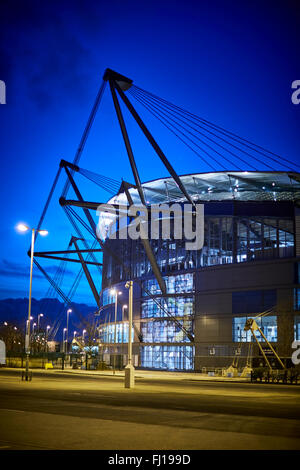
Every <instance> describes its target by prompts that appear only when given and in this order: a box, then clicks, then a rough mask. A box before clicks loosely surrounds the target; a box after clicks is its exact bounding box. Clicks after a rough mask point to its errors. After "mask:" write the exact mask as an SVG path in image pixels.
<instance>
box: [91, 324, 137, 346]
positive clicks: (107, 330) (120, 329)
mask: <svg viewBox="0 0 300 470" xmlns="http://www.w3.org/2000/svg"><path fill="white" fill-rule="evenodd" d="M115 334H116V343H128V323H116V332H115V324H114V323H111V324H110V325H103V326H101V327H100V329H99V338H100V342H101V343H114V342H115ZM133 337H134V331H133V329H132V341H133Z"/></svg>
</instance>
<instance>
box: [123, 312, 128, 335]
mask: <svg viewBox="0 0 300 470" xmlns="http://www.w3.org/2000/svg"><path fill="white" fill-rule="evenodd" d="M127 308H128V306H127V305H123V307H122V329H123V334H122V343H124V336H125V328H124V310H127Z"/></svg>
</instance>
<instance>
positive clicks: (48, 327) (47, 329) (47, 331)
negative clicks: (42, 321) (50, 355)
mask: <svg viewBox="0 0 300 470" xmlns="http://www.w3.org/2000/svg"><path fill="white" fill-rule="evenodd" d="M50 328H51V326H50V325H47V328H46V351H47V352H48V334H49V330H50Z"/></svg>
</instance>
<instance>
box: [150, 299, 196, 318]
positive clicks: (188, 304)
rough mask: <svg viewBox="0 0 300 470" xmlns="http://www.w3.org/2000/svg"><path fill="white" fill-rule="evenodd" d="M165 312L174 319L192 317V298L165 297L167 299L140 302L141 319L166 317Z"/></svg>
mask: <svg viewBox="0 0 300 470" xmlns="http://www.w3.org/2000/svg"><path fill="white" fill-rule="evenodd" d="M161 306H162V307H163V308H161ZM166 310H167V311H168V312H169V313H171V314H172V315H174V316H176V317H183V316H188V315H193V313H194V299H193V297H167V299H165V300H164V299H162V298H157V299H155V301H154V300H153V299H149V300H145V301H144V302H142V312H141V317H142V318H153V317H167V316H168V314H167V313H166Z"/></svg>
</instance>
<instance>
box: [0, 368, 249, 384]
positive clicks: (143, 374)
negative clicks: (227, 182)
mask: <svg viewBox="0 0 300 470" xmlns="http://www.w3.org/2000/svg"><path fill="white" fill-rule="evenodd" d="M5 370H7V371H17V370H18V371H20V372H21V370H22V369H21V368H9V367H5V368H2V369H0V373H1V371H5ZM31 370H32V372H33V374H34V373H35V372H38V373H42V372H44V373H45V374H49V375H50V374H53V373H55V374H57V373H58V374H61V375H70V374H71V375H73V376H74V375H79V376H106V377H112V378H113V377H117V378H120V377H124V375H125V372H124V370H123V371H116V372H115V374H114V373H113V371H112V370H85V369H72V368H71V367H65V369H64V370H61V369H48V370H45V369H31ZM135 377H136V378H137V379H148V378H154V379H157V380H177V381H182V380H184V381H190V380H193V381H194V380H206V381H218V382H219V381H221V382H249V381H250V378H244V377H222V376H211V375H208V374H201V373H195V372H167V371H152V370H139V369H137V370H136V371H135Z"/></svg>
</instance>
